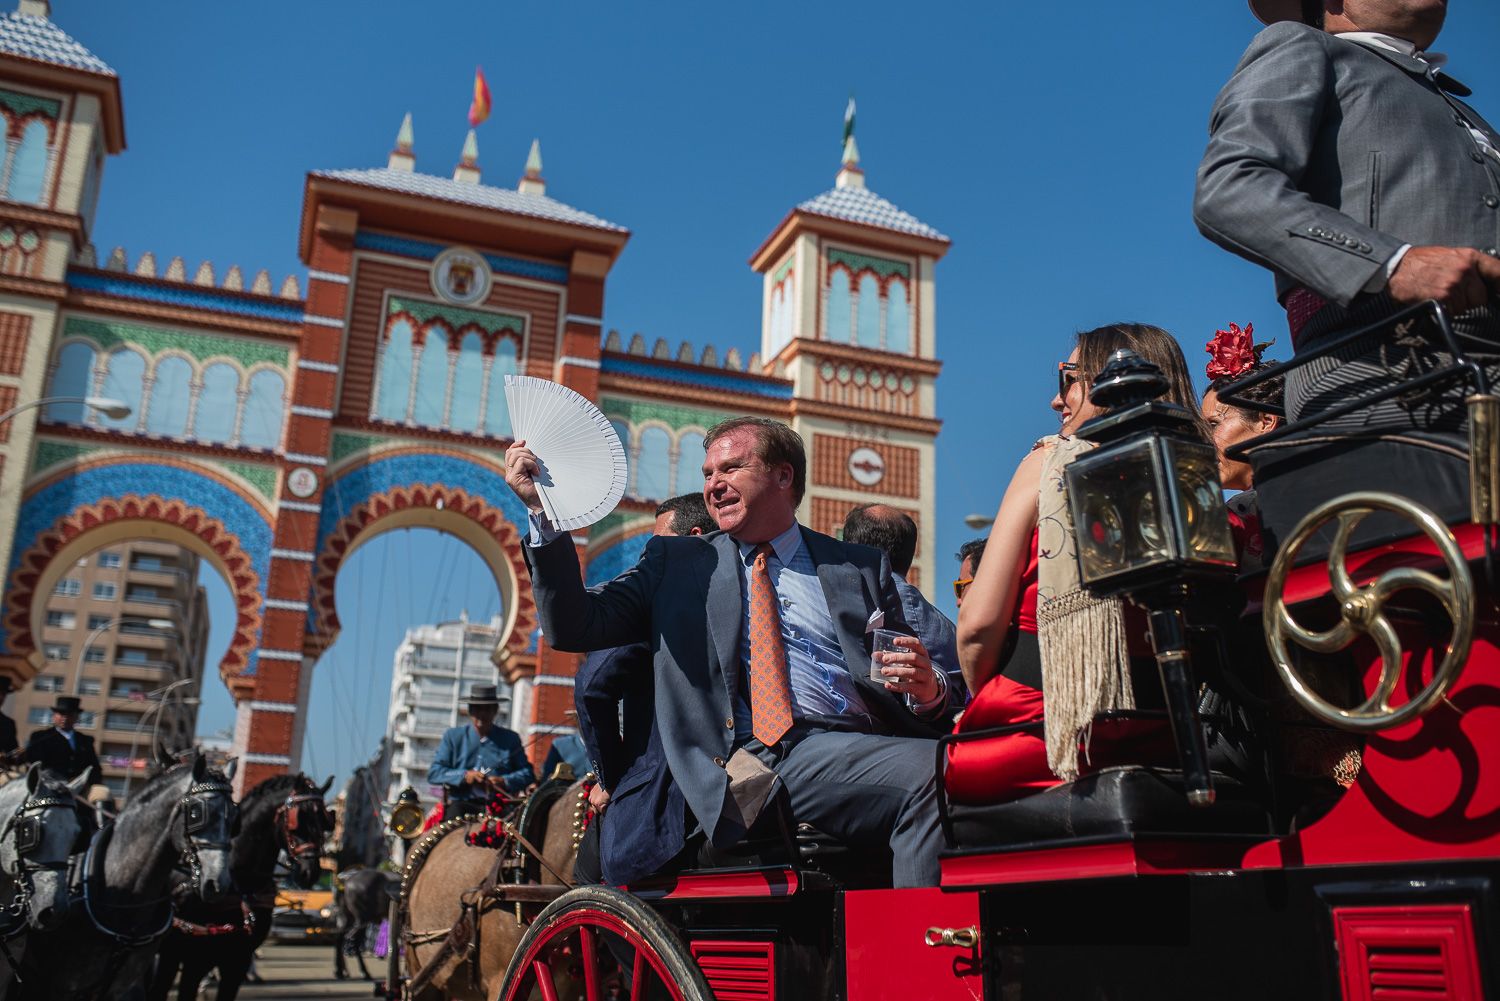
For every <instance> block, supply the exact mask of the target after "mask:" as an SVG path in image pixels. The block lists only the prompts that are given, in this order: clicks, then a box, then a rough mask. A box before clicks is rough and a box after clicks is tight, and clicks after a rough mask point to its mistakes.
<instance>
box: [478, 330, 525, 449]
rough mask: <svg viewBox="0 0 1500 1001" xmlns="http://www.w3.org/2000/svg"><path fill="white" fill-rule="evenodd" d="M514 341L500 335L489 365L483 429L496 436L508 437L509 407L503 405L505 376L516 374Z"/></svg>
mask: <svg viewBox="0 0 1500 1001" xmlns="http://www.w3.org/2000/svg"><path fill="white" fill-rule="evenodd" d="M516 371H517V369H516V342H515V341H513V340H511V339H510V338H509V337H502V338H500V339H499V340H498V341H496V342H495V360H494V362H493V363H492V364H491V365H490V390H489V393H488V394H487V395H486V397H485V404H484V429H485V431H487V432H488V433H490V434H492V435H494V436H495V437H496V438H509V437H510V408H509V407H507V406H506V405H505V377H506V376H507V375H515V374H516Z"/></svg>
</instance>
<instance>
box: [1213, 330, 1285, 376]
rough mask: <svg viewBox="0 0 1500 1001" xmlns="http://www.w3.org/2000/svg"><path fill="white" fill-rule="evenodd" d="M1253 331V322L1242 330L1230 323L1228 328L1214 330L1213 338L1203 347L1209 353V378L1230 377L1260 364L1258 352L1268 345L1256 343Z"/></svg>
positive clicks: (1242, 373)
mask: <svg viewBox="0 0 1500 1001" xmlns="http://www.w3.org/2000/svg"><path fill="white" fill-rule="evenodd" d="M1254 332H1255V324H1253V323H1247V324H1245V329H1244V330H1241V329H1240V327H1239V324H1237V323H1231V324H1230V325H1229V329H1228V330H1216V331H1214V339H1213V340H1211V341H1209V342H1208V344H1207V346H1206V347H1205V348H1204V350H1205V351H1207V352H1208V354H1209V360H1208V377H1209V379H1224V378H1230V379H1232V378H1234V377H1236V376H1240V375H1244V374H1245V373H1246V372H1248V371H1250V370H1251V369H1252V368H1254V367H1255V366H1256V365H1258V364H1260V353H1261V352H1262V351H1264V350H1265V349H1266V348H1267V347H1268V346H1269V345H1266V344H1261V345H1257V344H1256V343H1255V341H1254V340H1253V339H1252V335H1253V334H1254Z"/></svg>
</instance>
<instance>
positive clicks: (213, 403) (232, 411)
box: [193, 361, 240, 443]
mask: <svg viewBox="0 0 1500 1001" xmlns="http://www.w3.org/2000/svg"><path fill="white" fill-rule="evenodd" d="M239 393H240V373H239V369H237V368H235V367H234V366H233V365H231V364H229V363H228V362H222V361H220V362H214V363H213V364H212V365H210V366H208V367H207V368H205V369H204V370H203V390H202V391H201V392H200V393H199V395H198V410H197V416H196V417H195V418H194V419H193V437H194V438H196V439H198V440H199V441H205V442H210V443H220V442H228V441H231V440H232V439H233V438H234V422H235V418H236V417H237V416H238V415H239V410H240V395H239Z"/></svg>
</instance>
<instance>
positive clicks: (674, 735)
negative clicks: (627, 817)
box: [523, 528, 952, 846]
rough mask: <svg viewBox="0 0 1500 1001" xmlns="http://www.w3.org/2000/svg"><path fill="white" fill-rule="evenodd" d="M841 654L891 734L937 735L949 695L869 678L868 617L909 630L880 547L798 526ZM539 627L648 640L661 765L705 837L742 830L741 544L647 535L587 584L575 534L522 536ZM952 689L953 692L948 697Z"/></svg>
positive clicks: (550, 638) (565, 645)
mask: <svg viewBox="0 0 1500 1001" xmlns="http://www.w3.org/2000/svg"><path fill="white" fill-rule="evenodd" d="M802 536H803V539H804V541H805V542H806V544H807V549H808V553H809V554H810V555H811V556H812V560H813V564H814V565H815V566H816V567H817V568H818V579H819V580H820V581H821V582H822V584H823V593H824V595H825V596H826V598H827V599H828V611H829V613H830V614H831V616H832V618H833V622H834V626H835V628H836V629H837V630H838V635H839V643H840V645H841V646H842V647H843V651H844V660H845V662H846V663H847V664H848V666H849V670H850V673H851V674H852V675H853V677H854V679H855V684H856V685H857V686H858V689H859V693H860V696H861V697H862V698H863V699H864V701H865V704H866V706H868V707H869V709H870V711H871V713H873V714H874V715H875V716H876V718H877V725H880V726H881V727H882V729H884V730H885V731H886V732H888V733H891V734H899V735H905V736H913V737H928V738H931V737H934V736H937V735H939V733H940V732H941V728H942V722H943V719H944V713H945V711H946V709H947V707H946V706H941V705H940V706H938V707H937V708H936V709H935V710H934V711H933V713H932V714H931V716H930V718H929V719H919V718H917V717H916V716H915V715H914V714H913V713H912V712H911V711H910V710H908V709H907V708H906V706H905V705H904V704H903V703H902V702H901V701H900V700H899V699H897V698H896V697H895V696H893V695H892V694H891V693H889V692H887V691H886V690H885V688H884V687H883V686H881V685H877V684H875V683H874V682H872V681H870V680H869V663H870V647H869V638H868V637H867V636H866V634H865V625H866V623H867V622H868V621H869V619H870V616H871V614H872V613H873V612H874V611H875V610H876V609H880V610H882V611H883V612H884V613H885V627H886V628H888V629H895V630H898V631H900V632H903V633H907V634H911V629H910V627H909V626H908V625H907V624H906V620H905V618H903V616H902V612H901V599H900V596H899V595H897V593H896V589H895V586H894V585H893V584H892V582H891V573H890V564H889V562H888V561H887V559H886V557H885V554H884V553H882V552H880V551H879V550H877V549H871V548H869V547H868V546H857V545H851V544H848V543H843V542H840V541H838V540H837V539H832V538H830V537H828V536H826V535H821V534H819V533H817V532H813V531H809V530H808V529H806V528H804V529H802ZM523 548H524V549H525V552H526V559H527V562H528V565H529V566H530V569H531V582H532V591H533V593H534V595H535V597H536V604H537V611H538V613H539V615H540V618H541V623H542V633H543V635H545V636H546V638H547V642H548V643H550V644H551V645H552V646H553V647H554V648H555V649H558V650H562V651H564V652H572V653H584V652H588V651H591V650H601V649H604V648H606V647H613V646H624V645H625V644H627V643H637V642H643V643H647V644H649V645H650V647H651V650H652V669H653V671H654V672H655V684H656V695H655V699H656V723H657V726H658V727H659V728H660V730H661V739H662V747H663V749H664V750H665V752H666V758H667V767H668V768H669V769H670V770H671V773H672V776H673V777H674V778H675V779H676V780H677V782H678V785H680V786H681V787H682V792H683V797H684V798H685V799H686V800H687V804H688V808H689V809H690V810H692V812H693V816H695V817H696V818H697V819H698V822H699V824H701V825H702V827H703V829H704V831H706V832H707V834H708V836H709V838H710V840H711V841H712V842H713V843H714V844H715V845H719V846H727V845H730V844H733V843H734V842H735V841H737V840H739V839H740V838H741V837H742V836H743V834H744V831H743V830H742V829H741V828H740V826H739V824H738V821H737V820H736V819H734V818H736V817H737V816H738V811H737V810H733V809H731V810H729V811H726V802H725V797H726V796H727V795H728V792H729V778H728V773H727V772H726V771H725V769H724V763H725V761H726V760H727V759H728V758H729V756H730V754H731V752H732V751H733V747H734V734H735V720H734V705H735V701H736V693H737V692H738V689H739V686H740V675H741V660H740V648H739V642H740V628H741V615H742V613H743V607H742V604H741V598H740V591H741V576H740V566H739V550H738V547H737V546H736V545H735V543H734V540H733V539H731V538H730V537H729V536H727V535H725V534H723V533H721V532H714V533H712V534H710V535H705V536H698V537H691V536H688V537H670V536H668V537H662V536H658V537H656V538H653V539H652V540H651V541H650V542H648V543H647V544H646V549H645V551H644V552H643V553H642V554H641V558H640V561H639V562H638V563H636V565H635V566H634V567H632V568H631V569H629V570H627V571H625V573H623V574H621V575H620V576H618V577H616V578H615V579H614V580H612V581H608V582H607V583H604V584H601V585H599V586H597V587H594V588H590V589H585V588H584V586H583V584H582V580H581V577H582V575H581V574H580V573H579V568H578V556H577V553H576V551H575V549H574V547H573V542H572V539H571V538H570V537H569V536H567V535H563V536H561V537H559V538H557V539H555V540H553V541H552V542H550V543H548V544H547V545H545V546H540V547H537V548H531V547H529V546H528V547H523ZM951 695H952V693H950V697H951Z"/></svg>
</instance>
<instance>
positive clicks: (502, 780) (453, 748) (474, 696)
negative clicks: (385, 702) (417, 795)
mask: <svg viewBox="0 0 1500 1001" xmlns="http://www.w3.org/2000/svg"><path fill="white" fill-rule="evenodd" d="M499 710H500V699H499V696H498V695H497V694H496V692H495V686H494V685H475V686H474V687H473V688H471V689H469V719H470V722H469V723H466V724H462V725H459V726H455V727H450V728H449V730H448V732H446V733H444V734H443V742H442V743H441V744H439V745H438V751H437V756H436V757H435V758H434V759H433V761H432V767H431V768H429V769H428V770H427V781H428V782H431V783H432V784H433V785H439V786H442V787H443V788H444V790H445V792H446V793H447V807H446V810H445V814H446V815H447V816H454V815H456V814H458V813H461V812H473V811H475V810H481V811H482V810H483V809H484V806H485V804H487V803H488V802H489V801H490V798H491V797H492V796H493V795H494V794H496V793H518V792H521V791H522V790H524V789H525V788H526V787H527V786H529V785H531V784H532V783H534V782H535V781H536V772H534V771H533V770H532V767H531V761H530V759H528V758H527V757H526V748H525V747H523V746H522V744H521V737H520V735H519V734H518V733H516V732H515V731H514V730H507V729H506V728H505V727H503V726H499V725H498V724H496V723H495V716H496V714H497V713H498V712H499Z"/></svg>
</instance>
